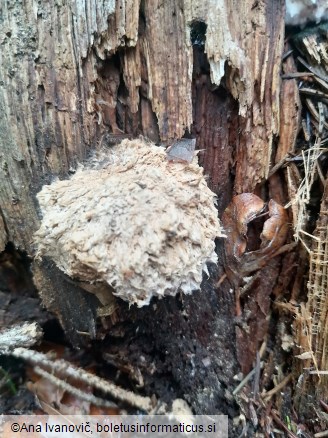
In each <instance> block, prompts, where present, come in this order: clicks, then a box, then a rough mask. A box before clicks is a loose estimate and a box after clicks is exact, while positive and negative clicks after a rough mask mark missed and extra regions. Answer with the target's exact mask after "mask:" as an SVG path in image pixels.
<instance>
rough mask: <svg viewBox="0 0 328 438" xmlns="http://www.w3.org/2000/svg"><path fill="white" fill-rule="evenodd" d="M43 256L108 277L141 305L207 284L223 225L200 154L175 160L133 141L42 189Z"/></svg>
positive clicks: (85, 276) (82, 273)
mask: <svg viewBox="0 0 328 438" xmlns="http://www.w3.org/2000/svg"><path fill="white" fill-rule="evenodd" d="M37 197H38V201H39V204H40V207H41V212H42V215H43V219H42V223H41V227H40V229H39V230H38V231H37V233H36V235H35V240H36V244H37V249H38V251H37V253H38V255H39V256H41V257H42V256H48V257H50V258H51V259H52V260H53V261H54V262H55V263H56V265H57V266H58V267H59V268H60V269H61V270H62V271H64V272H65V273H66V274H67V275H69V276H70V277H72V278H75V279H78V280H82V281H88V282H91V283H92V282H96V281H97V282H98V281H102V282H106V283H108V284H109V285H111V286H112V287H113V288H114V290H115V292H114V294H115V295H116V296H119V297H121V298H122V299H124V300H125V301H128V302H129V303H131V304H132V303H136V304H137V305H138V306H143V305H145V304H148V303H149V301H150V299H151V298H152V297H153V296H164V295H174V294H176V293H177V291H178V290H181V291H182V292H184V293H191V292H192V291H193V290H195V289H199V286H200V283H201V281H202V271H203V270H205V271H206V262H209V261H211V262H216V261H217V256H216V254H215V251H214V250H215V245H214V239H215V238H216V237H218V236H222V234H223V233H222V229H221V227H220V223H219V220H218V217H217V211H216V208H215V206H214V199H215V195H214V193H212V192H211V191H210V189H209V188H208V186H207V184H206V181H205V179H204V175H203V169H202V168H201V167H200V166H199V165H198V163H197V157H195V158H194V160H193V162H192V163H190V164H186V163H180V162H176V163H175V162H170V161H168V160H167V158H166V153H165V151H164V149H163V148H160V147H157V146H155V145H152V144H149V143H146V142H144V141H142V140H133V141H129V140H125V141H123V142H122V143H121V144H119V145H116V146H114V147H112V148H109V149H107V150H106V151H102V152H101V153H98V154H97V155H96V156H94V157H93V158H92V159H91V160H90V161H89V162H87V163H86V164H84V166H81V167H80V168H79V169H78V170H77V172H76V173H75V174H74V175H73V176H72V177H71V178H70V179H69V180H65V181H56V182H54V183H52V184H51V185H46V186H44V187H43V188H42V190H41V192H40V193H39V194H38V196H37Z"/></svg>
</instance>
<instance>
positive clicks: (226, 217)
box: [222, 193, 289, 275]
mask: <svg viewBox="0 0 328 438" xmlns="http://www.w3.org/2000/svg"><path fill="white" fill-rule="evenodd" d="M263 215H268V219H267V220H266V221H265V222H264V225H263V230H262V232H261V235H260V238H261V246H260V248H259V249H257V250H255V251H249V252H248V251H247V232H248V228H249V224H250V222H251V221H253V220H254V219H256V218H258V217H260V216H263ZM222 224H223V227H224V229H225V231H226V233H227V239H226V240H225V251H226V257H227V264H228V265H235V264H236V262H237V263H238V264H239V266H238V272H239V274H241V275H246V274H247V273H248V272H251V271H254V270H256V269H259V268H260V267H261V266H263V262H264V261H265V258H266V257H272V256H273V255H274V254H275V252H277V251H278V250H279V249H280V248H281V247H282V245H283V244H284V243H285V241H286V238H287V233H288V229H289V225H288V215H287V212H286V210H285V209H284V208H283V207H282V206H281V205H280V204H278V203H277V202H275V201H274V200H273V199H271V200H270V201H269V203H268V205H267V206H266V204H265V203H264V201H262V199H261V198H259V197H258V196H256V195H254V194H252V193H242V194H241V195H237V196H235V197H234V198H233V199H232V201H231V203H230V204H229V206H228V207H227V208H226V210H225V212H224V214H223V216H222Z"/></svg>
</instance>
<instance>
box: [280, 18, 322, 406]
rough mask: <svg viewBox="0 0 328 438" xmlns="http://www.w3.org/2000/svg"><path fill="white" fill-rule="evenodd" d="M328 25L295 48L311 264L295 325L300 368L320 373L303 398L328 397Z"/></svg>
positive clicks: (300, 235)
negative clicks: (316, 210)
mask: <svg viewBox="0 0 328 438" xmlns="http://www.w3.org/2000/svg"><path fill="white" fill-rule="evenodd" d="M327 29H328V26H327V24H321V25H319V26H317V27H315V28H310V29H307V30H304V31H303V32H300V33H299V34H296V35H294V36H293V38H292V39H293V43H294V46H296V48H297V49H299V51H300V53H301V54H302V56H298V57H297V61H298V65H299V68H300V69H301V70H305V73H302V82H300V84H299V91H300V95H301V97H302V103H303V105H304V108H303V113H302V116H303V119H302V130H303V132H302V136H303V138H304V140H305V141H304V140H302V138H301V137H299V143H298V146H299V150H298V154H297V155H296V156H294V158H292V159H291V160H293V162H289V165H288V169H287V180H288V190H289V195H290V198H291V202H290V204H289V205H291V206H292V209H293V220H294V237H295V238H296V239H297V240H300V241H301V242H302V244H303V246H304V247H305V248H306V250H307V252H308V255H309V265H310V266H309V277H308V283H307V292H308V295H307V302H306V303H299V307H298V311H297V312H296V318H295V323H294V329H295V340H296V343H297V345H298V346H299V353H300V354H298V355H297V356H296V357H297V359H296V361H298V362H296V367H298V370H299V372H300V373H303V372H304V369H309V370H310V375H312V374H313V375H317V377H318V378H317V380H315V385H312V384H311V383H313V381H312V380H311V379H310V378H309V377H308V376H307V375H306V374H303V377H302V382H303V383H302V385H300V386H299V387H298V389H297V391H298V396H299V395H300V396H301V398H303V399H304V397H306V393H314V392H315V393H316V395H317V396H319V397H326V396H327V395H328V385H327V379H328V376H327V375H328V373H327V371H328V349H327V345H328V180H327V175H326V154H327V143H328V133H327V129H328V124H327V122H326V114H327V103H328V76H327V68H328V59H327V55H326V54H327V48H328V39H327ZM306 71H307V72H308V74H309V75H308V76H307V75H306ZM299 80H300V78H299ZM299 163H301V165H300V164H299ZM321 193H323V195H322V198H321V205H320V212H319V215H318V219H317V221H316V225H315V229H314V231H313V232H312V231H311V225H310V217H311V214H312V215H313V212H311V208H310V206H311V204H312V205H314V202H316V205H317V206H318V202H320V201H319V199H320V198H319V196H320V197H321ZM315 198H317V200H316V199H315ZM312 227H313V225H312ZM312 229H313V228H312ZM305 404H306V402H305Z"/></svg>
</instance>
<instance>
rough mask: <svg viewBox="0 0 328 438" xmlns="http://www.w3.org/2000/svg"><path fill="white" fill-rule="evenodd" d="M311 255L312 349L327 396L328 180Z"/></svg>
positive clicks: (309, 301)
mask: <svg viewBox="0 0 328 438" xmlns="http://www.w3.org/2000/svg"><path fill="white" fill-rule="evenodd" d="M313 237H314V239H313V243H312V251H311V254H310V274H309V281H308V302H307V308H308V310H309V312H310V314H311V316H312V321H311V331H312V333H311V334H312V349H313V352H314V359H315V362H316V363H315V365H316V366H317V370H316V371H318V375H319V376H320V377H321V383H320V385H319V387H320V390H322V391H323V393H324V394H323V395H324V396H327V393H328V391H327V387H328V373H327V375H323V376H321V373H322V372H327V371H328V182H327V183H326V190H325V194H324V199H323V202H322V205H321V211H320V216H319V220H318V222H317V226H316V230H315V232H314V236H313Z"/></svg>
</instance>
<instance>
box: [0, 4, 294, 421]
mask: <svg viewBox="0 0 328 438" xmlns="http://www.w3.org/2000/svg"><path fill="white" fill-rule="evenodd" d="M0 8H1V9H2V11H1V12H2V29H1V51H0V56H1V62H0V80H1V83H0V85H1V87H0V133H1V136H0V142H1V143H0V164H1V166H0V186H1V190H0V207H1V210H0V213H1V214H0V249H1V250H4V249H5V246H6V244H7V243H8V242H12V243H13V244H14V245H15V246H16V247H17V248H19V249H20V250H21V251H26V252H27V253H28V254H29V255H30V256H31V257H33V255H34V246H33V235H34V233H35V231H36V230H37V229H38V228H39V225H40V219H41V218H40V214H39V208H38V204H37V201H36V194H37V192H39V191H40V190H41V188H42V186H43V185H44V184H49V183H51V182H52V181H53V180H54V179H55V178H60V179H66V178H68V177H69V175H70V174H72V173H73V172H74V171H75V169H76V167H77V165H78V163H80V162H82V161H83V160H84V159H86V158H87V157H88V156H89V155H90V153H91V151H93V150H96V149H99V148H102V147H110V145H112V144H115V143H117V142H119V141H120V140H121V139H123V138H126V137H129V138H135V137H138V136H139V135H143V136H144V137H146V138H147V139H150V140H151V141H153V142H155V143H157V144H161V143H164V144H166V145H167V144H170V143H172V141H173V140H175V139H178V138H181V137H184V136H192V137H195V138H196V140H197V149H200V150H201V152H200V153H199V157H200V163H201V164H202V165H203V167H204V169H205V174H206V175H207V177H208V185H209V187H210V188H211V189H212V190H213V191H214V192H215V193H216V195H217V198H218V214H219V217H220V218H221V217H222V215H223V212H224V210H225V209H226V207H227V206H228V205H229V203H230V202H231V200H232V198H233V196H234V195H239V194H242V193H254V194H256V195H257V196H259V197H261V198H262V199H263V200H264V201H269V200H270V199H273V200H274V201H275V202H276V203H278V204H279V205H282V206H283V205H285V204H287V202H288V201H289V196H290V194H288V193H287V190H286V189H285V187H286V178H287V176H286V171H285V170H282V169H280V167H281V163H282V161H283V160H284V159H285V157H286V155H287V153H289V152H291V151H292V150H293V148H294V144H295V141H296V135H297V132H298V125H299V118H300V103H299V100H298V93H297V85H296V82H295V81H288V82H287V81H284V82H283V83H282V81H281V78H280V72H281V65H282V55H283V52H284V10H285V7H284V1H283V0H279V1H275V2H272V1H269V0H263V1H258V2H254V1H253V0H245V1H244V2H241V3H240V4H239V5H238V10H237V9H236V8H235V2H233V1H231V0H223V1H220V2H218V1H215V0H207V1H191V0H185V1H172V0H171V1H167V2H160V1H157V0H155V1H152V2H150V1H145V2H140V1H138V0H133V1H125V0H117V1H116V2H114V1H109V2H105V3H101V4H100V3H97V2H96V3H92V4H91V2H89V1H88V0H85V1H84V2H78V1H75V0H67V1H62V2H57V3H51V2H50V3H42V4H40V3H38V2H36V1H35V0H29V1H28V2H24V3H22V2H20V1H18V0H17V1H10V2H9V1H5V2H3V4H2V5H1V6H0ZM283 65H284V67H283V69H284V73H286V72H288V71H289V70H290V69H291V68H292V67H293V66H292V61H291V60H290V59H287V60H285V61H284V64H283ZM266 214H267V212H266ZM267 217H268V216H266V218H267ZM233 220H235V221H236V223H237V222H238V220H240V219H238V217H237V218H233ZM288 221H289V222H291V218H289V219H288ZM249 222H251V218H250V220H249ZM262 222H263V221H262ZM245 224H246V230H247V226H248V222H247V223H246V222H245ZM262 226H263V223H262ZM249 228H251V226H249ZM260 229H261V224H259V223H258V224H255V225H254V226H252V231H251V233H253V234H252V235H253V237H249V240H250V241H252V242H254V246H253V247H252V248H247V249H246V248H245V251H246V250H247V251H256V250H258V249H259V235H260V232H261V231H260ZM248 232H250V230H248ZM254 236H255V237H254ZM287 242H290V236H289V240H287ZM284 243H285V242H281V247H282V246H283V245H284ZM276 249H277V250H278V249H279V248H278V247H277V248H276ZM293 250H294V247H293V246H290V247H288V248H285V251H280V252H278V253H277V254H276V253H275V254H274V256H273V254H272V257H271V258H269V259H267V260H266V261H265V263H264V264H261V263H260V262H259V263H258V264H257V265H256V264H255V265H252V266H253V268H252V269H251V270H250V272H248V271H246V270H245V271H244V275H246V272H247V275H251V276H252V277H253V280H252V283H251V284H252V286H251V288H250V289H249V290H246V289H247V288H246V289H244V292H245V293H244V294H241V295H240V296H239V292H238V294H237V295H238V297H237V296H236V295H235V294H236V291H238V290H239V289H238V288H239V287H241V286H240V285H241V283H242V282H243V281H244V280H245V279H244V278H243V277H242V275H241V272H242V271H240V272H239V271H238V269H239V268H240V267H239V268H238V269H237V271H236V272H235V274H234V275H235V276H234V277H233V278H232V277H231V276H229V275H227V269H226V268H227V261H228V262H229V259H228V258H227V254H226V250H225V248H224V244H223V240H222V239H220V241H218V242H217V251H218V255H219V263H218V266H217V267H215V266H210V274H211V275H210V278H208V279H204V281H203V285H202V290H201V291H200V292H195V293H193V294H192V295H191V296H188V297H170V298H167V299H164V300H161V301H158V302H156V301H153V302H152V303H151V304H150V306H149V307H145V308H142V309H135V308H131V309H128V307H127V306H126V305H125V304H124V303H121V302H120V301H119V300H118V301H117V303H116V306H117V308H116V312H115V314H113V315H112V316H111V317H107V318H106V317H103V318H98V319H97V309H98V307H99V302H98V300H97V298H96V297H95V296H94V295H91V294H89V293H87V292H86V291H85V290H83V289H82V288H81V287H80V286H79V284H78V283H74V282H73V281H72V279H70V278H68V277H66V276H65V275H64V274H63V273H62V272H61V271H60V270H59V269H58V268H57V267H56V266H55V264H54V263H53V262H52V261H51V260H49V259H46V258H45V259H43V260H42V261H36V260H35V261H33V266H32V268H33V274H34V282H35V284H36V286H37V288H38V290H39V293H40V295H41V297H42V300H43V303H44V304H45V306H46V307H47V308H48V309H50V310H51V311H53V312H54V313H55V314H56V315H57V317H58V318H59V319H60V321H61V324H62V326H63V327H64V329H65V331H66V333H67V335H68V337H69V339H70V341H71V342H72V343H73V345H75V346H77V345H83V344H85V343H86V342H89V341H90V339H95V338H97V337H100V336H102V337H104V336H107V338H106V339H107V340H108V343H107V344H106V345H107V346H106V348H105V350H104V351H106V349H109V350H110V347H108V345H110V341H113V340H115V342H118V339H119V340H120V345H121V347H120V348H121V351H124V352H125V354H126V357H128V358H129V360H130V361H131V362H134V364H135V365H136V366H138V367H139V368H140V369H142V371H143V372H144V373H145V374H146V375H147V382H146V387H145V390H146V392H148V393H151V392H152V391H153V392H155V393H156V394H157V395H158V396H159V397H162V398H163V399H165V398H166V399H169V398H170V394H171V393H172V392H173V393H175V394H178V395H180V396H182V397H184V398H185V399H186V400H187V401H188V402H189V403H190V404H191V406H192V408H193V409H194V411H195V412H197V413H204V412H207V413H217V412H225V413H229V414H230V415H231V416H233V415H234V414H235V413H236V412H237V411H235V404H234V401H233V397H232V396H231V390H232V388H233V386H234V385H235V383H234V381H233V376H234V375H235V374H237V373H238V371H239V370H240V369H242V371H243V372H244V373H248V372H249V371H250V370H251V369H252V367H253V366H254V364H255V359H256V354H257V353H258V352H259V351H260V349H261V346H262V348H264V347H265V346H266V345H267V342H269V343H270V352H269V354H270V355H271V356H270V357H271V358H273V357H275V355H276V354H277V351H278V350H279V348H280V344H277V345H276V346H273V345H274V342H275V333H271V334H270V327H272V325H274V321H275V320H276V319H277V318H278V316H277V313H274V314H273V313H272V306H271V301H272V300H271V298H272V297H281V295H282V293H283V289H284V288H287V289H288V290H290V289H291V288H292V286H293V285H292V281H291V278H292V276H291V274H294V273H295V272H296V268H295V267H293V266H294V265H293V264H295V260H294V259H293ZM256 262H258V260H256ZM254 266H255V267H254ZM238 272H239V273H238ZM236 276H237V280H236ZM238 276H239V277H240V278H238ZM287 277H288V279H287ZM240 282H241V283H240ZM237 284H239V286H237ZM270 297H271V298H270ZM236 317H237V318H236ZM284 318H285V319H283V320H282V321H281V322H280V324H281V325H280V329H279V330H280V332H279V336H280V338H281V337H283V336H284V335H286V336H287V335H288V334H289V335H290V333H289V329H288V327H289V325H290V320H289V317H288V316H285V317H284ZM97 324H98V328H97ZM268 333H269V334H268ZM277 339H278V338H277ZM113 342H114V341H113ZM277 342H278V341H277ZM279 342H280V341H279ZM111 348H114V350H115V347H111ZM262 353H263V351H262ZM141 357H143V359H142V360H146V362H142V360H141V359H140V358H141ZM147 360H149V363H153V364H154V367H155V368H154V369H153V370H152V371H150V370H149V368H148V369H147V367H146V365H145V363H147ZM271 365H272V361H271ZM272 372H274V371H273V368H272V367H271V368H270V367H268V369H267V374H270V373H271V374H272ZM167 376H169V377H170V382H171V383H168V382H167V378H166V377H167ZM229 394H230V396H229Z"/></svg>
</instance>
